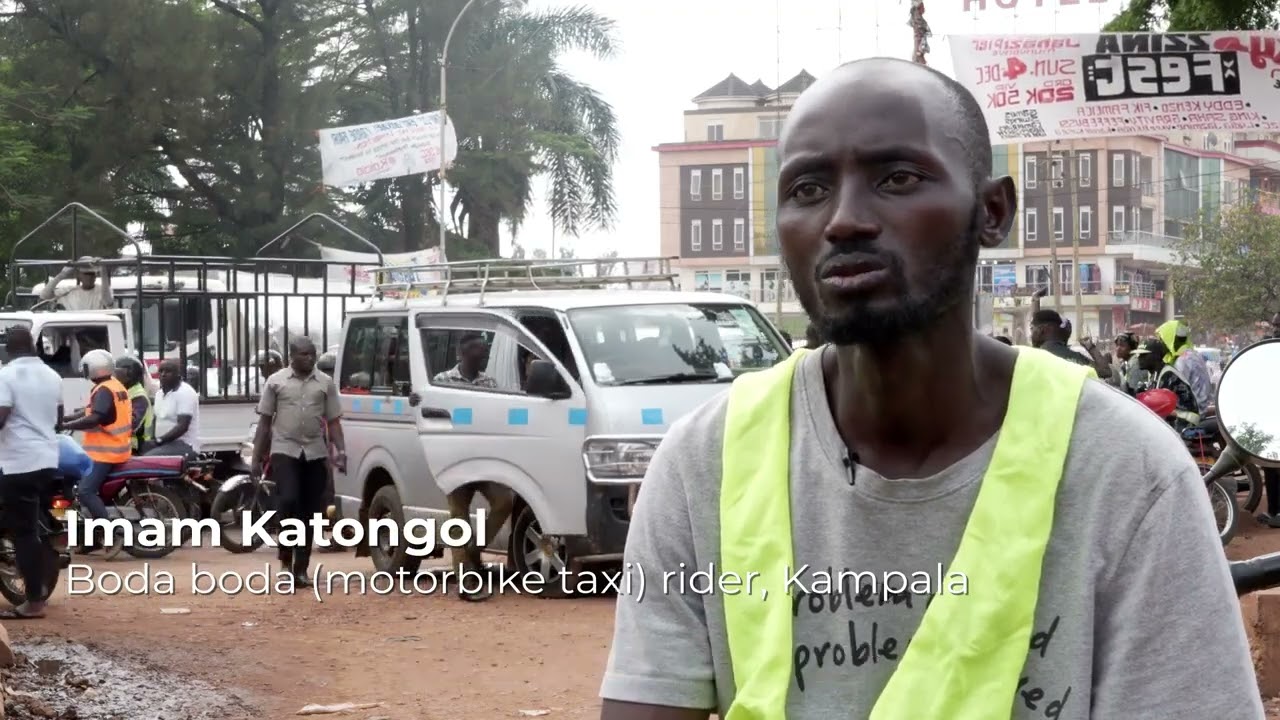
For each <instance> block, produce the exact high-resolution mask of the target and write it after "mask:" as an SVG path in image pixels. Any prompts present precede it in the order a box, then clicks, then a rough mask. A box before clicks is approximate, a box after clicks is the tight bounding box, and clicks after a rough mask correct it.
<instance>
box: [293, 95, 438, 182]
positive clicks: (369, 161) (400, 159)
mask: <svg viewBox="0 0 1280 720" xmlns="http://www.w3.org/2000/svg"><path fill="white" fill-rule="evenodd" d="M443 132H444V158H445V159H444V162H445V164H446V165H447V164H449V163H451V162H453V159H454V157H455V156H456V155H457V154H458V138H457V135H456V134H455V133H454V130H453V123H451V122H449V121H448V118H446V119H445V123H444V130H443ZM440 133H441V126H440V112H439V111H436V112H429V113H422V114H421V115H410V116H409V117H403V118H399V119H396V120H385V121H383V122H376V123H366V124H364V125H347V126H345V127H336V128H327V129H324V130H319V131H317V134H318V135H319V136H320V164H321V167H322V168H323V172H324V184H325V185H328V186H330V187H343V186H346V185H358V184H360V183H367V182H373V181H374V180H384V179H386V178H394V177H401V176H404V175H416V174H418V173H428V172H432V171H435V170H439V169H440Z"/></svg>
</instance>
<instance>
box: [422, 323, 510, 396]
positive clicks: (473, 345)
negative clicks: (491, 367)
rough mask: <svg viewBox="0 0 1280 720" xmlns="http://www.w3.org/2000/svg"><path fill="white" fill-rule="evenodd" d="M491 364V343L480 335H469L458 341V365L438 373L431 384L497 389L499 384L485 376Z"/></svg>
mask: <svg viewBox="0 0 1280 720" xmlns="http://www.w3.org/2000/svg"><path fill="white" fill-rule="evenodd" d="M488 364H489V343H487V342H485V339H484V335H481V334H480V333H467V334H465V335H463V336H462V338H461V339H460V340H458V364H457V365H454V366H453V367H452V368H450V369H448V370H445V371H444V372H439V373H436V376H435V377H433V378H431V382H432V383H435V384H437V385H471V386H473V387H482V388H491V389H496V388H497V387H498V382H497V381H496V380H494V379H493V378H491V377H489V376H488V375H485V374H484V372H483V370H484V368H485V367H486V366H488Z"/></svg>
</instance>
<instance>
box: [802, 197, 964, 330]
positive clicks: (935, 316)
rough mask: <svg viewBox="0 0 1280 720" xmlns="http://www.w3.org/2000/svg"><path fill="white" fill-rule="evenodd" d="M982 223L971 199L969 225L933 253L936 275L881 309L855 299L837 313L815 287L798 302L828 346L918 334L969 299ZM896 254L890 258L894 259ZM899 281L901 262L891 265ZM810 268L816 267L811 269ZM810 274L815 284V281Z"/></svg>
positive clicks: (901, 275)
mask: <svg viewBox="0 0 1280 720" xmlns="http://www.w3.org/2000/svg"><path fill="white" fill-rule="evenodd" d="M981 222H982V206H981V205H979V204H975V205H974V208H973V212H972V213H971V214H970V220H969V227H968V228H967V229H966V230H965V232H964V233H963V234H962V235H961V236H959V237H957V238H955V240H954V242H951V243H948V244H947V245H946V246H945V247H944V248H943V249H942V255H941V256H940V257H939V258H938V259H939V261H940V262H939V263H938V269H939V274H938V276H936V277H934V278H933V279H932V281H931V283H930V284H929V286H928V288H927V289H926V290H925V292H924V293H923V294H920V295H911V294H907V295H905V296H903V297H902V298H900V300H899V302H898V304H897V306H896V307H892V308H888V309H882V308H874V309H872V308H871V307H869V305H868V304H867V303H862V302H857V303H854V304H853V305H852V306H850V307H847V308H846V309H843V310H842V311H841V312H840V313H839V314H831V313H828V312H825V311H824V310H823V309H822V308H821V307H820V305H821V301H820V300H819V299H818V293H817V292H816V288H817V285H816V284H815V285H814V288H815V292H814V293H813V295H812V297H810V298H809V299H808V300H806V299H805V298H804V297H803V296H801V298H800V300H801V303H800V304H801V306H802V307H803V308H804V311H805V313H806V314H808V316H809V319H810V320H812V321H813V323H814V325H815V326H816V327H817V329H818V331H819V332H820V333H821V335H822V338H823V339H824V340H826V341H827V342H830V343H832V344H833V345H837V346H841V345H882V344H885V343H888V342H892V341H895V340H900V339H902V338H904V337H906V336H909V335H916V334H919V333H921V332H923V331H925V330H927V329H929V328H931V327H933V326H934V325H936V324H937V322H938V320H939V319H940V318H942V317H943V316H945V315H947V314H948V313H950V312H952V311H953V310H955V309H956V308H957V307H959V306H960V305H962V304H966V303H969V302H972V298H971V297H970V296H971V295H972V289H973V272H974V268H975V267H976V266H977V262H978V248H979V245H980V243H979V242H978V233H979V229H980V226H981ZM895 260H896V258H891V259H890V262H894V261H895ZM891 269H892V270H894V274H895V275H897V279H898V280H899V282H905V277H906V276H905V273H904V272H903V270H902V268H901V266H900V265H899V266H897V267H892V266H891ZM815 272H817V271H816V270H815ZM816 281H817V280H816V278H815V283H816Z"/></svg>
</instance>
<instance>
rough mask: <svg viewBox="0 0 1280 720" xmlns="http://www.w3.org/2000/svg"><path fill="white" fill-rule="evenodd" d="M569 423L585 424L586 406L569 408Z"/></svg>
mask: <svg viewBox="0 0 1280 720" xmlns="http://www.w3.org/2000/svg"><path fill="white" fill-rule="evenodd" d="M569 424H570V425H586V424H587V409H586V408H569Z"/></svg>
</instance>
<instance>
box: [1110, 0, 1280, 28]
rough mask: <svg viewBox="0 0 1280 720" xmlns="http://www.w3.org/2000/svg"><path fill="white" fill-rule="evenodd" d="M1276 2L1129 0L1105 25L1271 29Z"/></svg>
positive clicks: (1273, 25)
mask: <svg viewBox="0 0 1280 720" xmlns="http://www.w3.org/2000/svg"><path fill="white" fill-rule="evenodd" d="M1278 6H1280V2H1277V0H1130V1H1129V4H1128V5H1127V6H1126V7H1125V9H1124V10H1122V11H1121V12H1120V14H1119V15H1117V16H1116V17H1115V18H1113V19H1112V20H1111V22H1109V23H1107V25H1106V27H1105V28H1104V29H1105V30H1106V31H1108V32H1140V31H1143V30H1156V29H1166V30H1172V31H1178V30H1274V29H1275V28H1276V27H1277V25H1276V9H1277V7H1278ZM1166 23H1167V24H1166Z"/></svg>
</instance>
